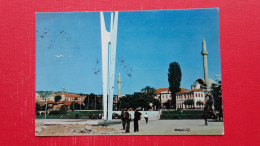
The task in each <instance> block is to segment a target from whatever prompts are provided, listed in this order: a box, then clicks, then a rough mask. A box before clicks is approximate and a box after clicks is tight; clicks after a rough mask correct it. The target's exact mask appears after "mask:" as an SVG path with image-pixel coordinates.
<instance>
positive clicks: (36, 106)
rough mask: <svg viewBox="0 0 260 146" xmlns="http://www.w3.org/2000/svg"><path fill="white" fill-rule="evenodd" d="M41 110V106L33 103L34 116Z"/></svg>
mask: <svg viewBox="0 0 260 146" xmlns="http://www.w3.org/2000/svg"><path fill="white" fill-rule="evenodd" d="M40 110H41V106H40V104H39V103H37V102H36V103H35V112H36V114H37V112H38V111H40Z"/></svg>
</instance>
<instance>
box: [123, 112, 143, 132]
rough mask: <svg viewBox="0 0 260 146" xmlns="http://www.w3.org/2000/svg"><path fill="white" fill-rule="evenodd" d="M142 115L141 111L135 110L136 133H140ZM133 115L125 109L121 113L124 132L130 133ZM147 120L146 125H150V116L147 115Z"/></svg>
mask: <svg viewBox="0 0 260 146" xmlns="http://www.w3.org/2000/svg"><path fill="white" fill-rule="evenodd" d="M141 115H142V113H140V112H139V111H137V110H136V109H135V110H134V132H139V123H138V122H139V120H141ZM131 116H132V115H131V114H130V109H128V110H127V109H125V110H122V112H121V121H122V126H123V130H125V133H130V122H131V120H132V117H131ZM144 117H145V120H146V124H147V123H148V115H147V113H146V114H145V116H144Z"/></svg>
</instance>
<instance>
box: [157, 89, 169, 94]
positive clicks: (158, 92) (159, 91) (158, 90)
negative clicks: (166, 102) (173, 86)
mask: <svg viewBox="0 0 260 146" xmlns="http://www.w3.org/2000/svg"><path fill="white" fill-rule="evenodd" d="M163 91H168V92H169V88H158V89H156V91H155V94H161V93H162V92H163Z"/></svg>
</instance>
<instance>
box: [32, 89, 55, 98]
mask: <svg viewBox="0 0 260 146" xmlns="http://www.w3.org/2000/svg"><path fill="white" fill-rule="evenodd" d="M36 93H38V94H39V95H40V96H41V97H43V98H46V97H48V96H49V95H51V94H52V93H53V91H36Z"/></svg>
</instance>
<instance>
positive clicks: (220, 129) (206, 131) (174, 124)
mask: <svg viewBox="0 0 260 146" xmlns="http://www.w3.org/2000/svg"><path fill="white" fill-rule="evenodd" d="M108 127H109V128H114V129H122V125H119V124H115V125H110V126H108ZM123 132H124V131H123V130H121V133H122V134H124V135H223V134H224V125H223V122H213V121H212V122H211V121H209V122H208V126H205V125H204V120H154V121H148V124H145V121H139V132H134V122H131V123H130V133H123Z"/></svg>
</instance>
